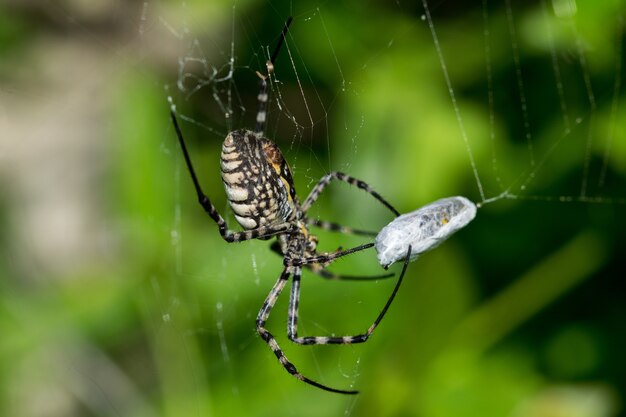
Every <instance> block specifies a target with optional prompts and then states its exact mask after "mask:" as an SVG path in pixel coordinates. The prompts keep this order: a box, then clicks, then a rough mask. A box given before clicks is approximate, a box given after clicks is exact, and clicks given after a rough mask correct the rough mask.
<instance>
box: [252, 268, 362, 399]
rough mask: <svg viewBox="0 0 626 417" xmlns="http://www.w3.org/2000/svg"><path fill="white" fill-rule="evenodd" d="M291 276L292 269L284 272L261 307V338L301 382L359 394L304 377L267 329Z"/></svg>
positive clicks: (345, 392)
mask: <svg viewBox="0 0 626 417" xmlns="http://www.w3.org/2000/svg"><path fill="white" fill-rule="evenodd" d="M298 273H299V272H298ZM289 275H291V269H290V268H288V267H287V268H285V269H284V270H283V272H282V274H281V275H280V278H278V281H276V284H274V287H272V290H271V291H270V293H269V294H268V296H267V298H266V299H265V302H264V303H263V307H261V310H260V311H259V314H258V316H257V318H256V331H257V333H258V334H259V336H261V338H262V339H263V340H264V341H265V343H267V344H268V346H269V347H270V349H272V352H274V355H275V356H276V358H278V361H279V362H280V364H281V365H282V366H283V368H285V370H286V371H287V372H289V373H290V374H291V375H293V376H294V377H296V378H297V379H299V380H300V381H303V382H306V383H307V384H310V385H313V386H315V387H318V388H321V389H323V390H325V391H330V392H336V393H339V394H357V393H358V391H346V390H339V389H335V388H330V387H327V386H326V385H322V384H320V383H319V382H316V381H313V380H311V379H309V378H307V377H305V376H304V375H302V374H301V373H300V372H298V370H297V369H296V367H295V365H294V364H293V363H291V362H290V361H289V359H287V357H286V356H285V354H284V353H283V351H282V349H281V348H280V346H278V343H277V342H276V339H275V338H274V336H273V335H272V334H271V333H270V332H269V331H268V330H267V329H266V328H265V323H266V322H267V319H268V318H269V316H270V312H271V311H272V308H273V307H274V304H276V300H277V299H278V297H279V296H280V293H281V292H282V290H283V288H285V284H287V280H288V279H289Z"/></svg>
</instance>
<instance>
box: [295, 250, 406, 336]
mask: <svg viewBox="0 0 626 417" xmlns="http://www.w3.org/2000/svg"><path fill="white" fill-rule="evenodd" d="M410 256H411V246H409V249H408V251H407V254H406V259H405V261H404V265H403V266H402V272H401V273H400V277H399V278H398V282H397V283H396V286H395V287H394V289H393V291H392V293H391V296H390V297H389V299H388V300H387V303H386V304H385V306H384V307H383V309H382V310H381V312H380V313H379V314H378V317H377V318H376V320H374V322H373V323H372V325H371V326H370V327H368V329H367V331H366V332H365V333H361V334H357V335H354V336H339V337H337V336H298V307H299V305H300V276H301V268H298V267H297V268H295V270H294V274H293V281H292V286H291V296H290V298H289V318H288V320H287V336H288V337H289V340H291V341H293V342H295V343H298V344H301V345H328V344H344V345H345V344H354V343H363V342H365V341H367V339H369V337H370V336H371V335H372V333H373V332H374V329H376V327H377V326H378V324H379V323H380V322H381V321H382V319H383V317H385V314H386V313H387V310H388V309H389V306H391V303H392V302H393V299H394V298H395V296H396V294H397V292H398V289H399V288H400V284H402V279H403V278H404V274H405V273H406V269H407V267H408V266H409V259H410Z"/></svg>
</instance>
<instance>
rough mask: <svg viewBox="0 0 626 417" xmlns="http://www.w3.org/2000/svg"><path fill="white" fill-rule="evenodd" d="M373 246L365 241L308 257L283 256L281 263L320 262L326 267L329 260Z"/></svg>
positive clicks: (304, 263) (287, 264) (297, 264)
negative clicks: (339, 249) (352, 246)
mask: <svg viewBox="0 0 626 417" xmlns="http://www.w3.org/2000/svg"><path fill="white" fill-rule="evenodd" d="M372 246H374V243H365V244H364V245H359V246H355V247H354V248H350V249H346V250H341V251H337V252H333V253H325V254H323V255H317V256H310V257H303V258H300V257H295V258H292V257H285V259H284V260H283V264H284V265H285V266H296V267H299V266H303V265H310V264H320V265H323V266H324V267H326V266H327V265H329V264H330V263H331V262H333V261H334V260H335V259H337V258H341V257H342V256H346V255H350V254H351V253H355V252H360V251H362V250H365V249H369V248H371V247H372Z"/></svg>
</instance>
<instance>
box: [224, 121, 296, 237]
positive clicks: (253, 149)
mask: <svg viewBox="0 0 626 417" xmlns="http://www.w3.org/2000/svg"><path fill="white" fill-rule="evenodd" d="M221 171H222V182H223V183H224V189H225V190H226V195H227V197H228V203H229V204H230V207H231V208H232V209H233V212H234V213H235V219H237V222H238V223H239V224H240V225H241V226H242V227H243V228H244V229H247V230H250V229H255V228H257V227H260V226H266V225H270V224H275V223H282V222H284V221H287V220H292V219H293V216H294V215H295V212H296V210H295V208H296V204H297V202H296V201H297V200H296V196H295V189H294V187H293V180H292V177H291V172H290V170H289V166H288V165H287V162H286V161H285V158H284V157H283V155H282V153H281V152H280V150H279V149H278V147H277V146H276V145H275V144H274V143H273V142H271V141H270V140H268V139H266V138H262V137H258V136H257V135H256V134H255V133H254V132H252V131H249V130H236V131H234V132H231V133H230V134H229V135H228V136H227V137H226V139H225V140H224V144H223V146H222V156H221Z"/></svg>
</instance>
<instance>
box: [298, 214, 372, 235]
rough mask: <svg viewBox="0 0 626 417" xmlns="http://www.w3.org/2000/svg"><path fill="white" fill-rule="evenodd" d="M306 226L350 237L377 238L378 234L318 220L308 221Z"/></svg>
mask: <svg viewBox="0 0 626 417" xmlns="http://www.w3.org/2000/svg"><path fill="white" fill-rule="evenodd" d="M306 224H307V225H309V226H315V227H319V228H320V229H323V230H330V231H331V232H338V233H343V234H348V235H359V236H376V235H377V234H378V233H376V232H370V231H369V230H359V229H353V228H351V227H346V226H342V225H340V224H337V223H332V222H327V221H324V220H318V219H309V218H307V219H306Z"/></svg>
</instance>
